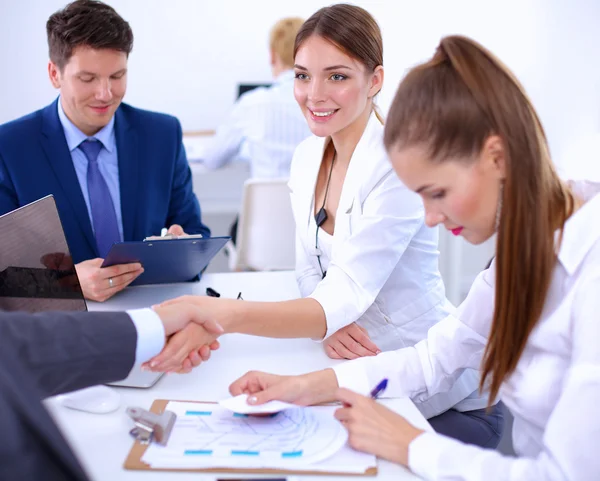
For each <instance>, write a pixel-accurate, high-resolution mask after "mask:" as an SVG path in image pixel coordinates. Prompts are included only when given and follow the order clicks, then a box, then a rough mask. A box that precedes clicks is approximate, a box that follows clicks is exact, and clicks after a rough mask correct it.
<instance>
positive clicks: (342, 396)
mask: <svg viewBox="0 0 600 481" xmlns="http://www.w3.org/2000/svg"><path fill="white" fill-rule="evenodd" d="M335 399H336V400H337V401H339V402H341V403H343V404H346V405H348V406H354V405H355V404H360V403H361V402H363V401H365V400H369V398H367V397H366V396H362V395H361V394H358V393H355V392H354V391H350V390H349V389H344V388H340V389H338V390H337V391H336V392H335Z"/></svg>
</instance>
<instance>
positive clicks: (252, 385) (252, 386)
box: [229, 371, 280, 396]
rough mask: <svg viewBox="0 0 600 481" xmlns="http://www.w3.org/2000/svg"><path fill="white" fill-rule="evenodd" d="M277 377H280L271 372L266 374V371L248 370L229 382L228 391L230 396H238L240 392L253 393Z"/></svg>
mask: <svg viewBox="0 0 600 481" xmlns="http://www.w3.org/2000/svg"><path fill="white" fill-rule="evenodd" d="M277 379H280V377H279V376H275V375H273V374H267V373H266V372H260V371H250V372H247V373H246V374H244V375H243V376H242V377H240V378H239V379H237V380H236V381H234V382H233V383H231V385H230V386H229V392H230V393H231V395H232V396H239V395H240V394H254V393H257V392H261V391H263V390H264V389H266V388H267V387H268V386H269V384H270V382H275V381H276V380H277Z"/></svg>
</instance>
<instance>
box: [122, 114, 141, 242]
mask: <svg viewBox="0 0 600 481" xmlns="http://www.w3.org/2000/svg"><path fill="white" fill-rule="evenodd" d="M115 138H116V140H117V156H118V159H119V160H118V161H119V191H120V194H121V215H122V218H123V240H125V241H133V240H140V239H139V238H138V237H139V235H136V231H135V221H136V212H137V207H138V206H137V202H138V176H139V173H140V165H139V164H140V160H139V152H138V150H139V149H138V137H137V133H136V131H135V130H134V129H133V128H132V125H131V124H130V122H129V119H128V118H127V116H126V115H125V113H124V112H123V109H122V107H119V109H118V110H117V112H116V114H115ZM140 202H142V203H143V199H142V200H140Z"/></svg>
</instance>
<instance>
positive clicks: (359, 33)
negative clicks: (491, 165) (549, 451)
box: [156, 4, 502, 446]
mask: <svg viewBox="0 0 600 481" xmlns="http://www.w3.org/2000/svg"><path fill="white" fill-rule="evenodd" d="M294 64H295V65H294V70H295V75H296V80H295V85H294V94H295V97H296V100H297V102H298V105H299V106H300V109H301V110H302V112H303V113H304V116H305V117H306V120H307V123H308V126H309V128H310V129H311V131H312V132H313V134H314V135H313V136H312V137H309V138H308V139H307V140H305V141H304V142H303V143H301V144H300V145H299V146H298V148H297V149H296V152H295V154H294V159H293V161H292V169H291V176H290V181H289V185H290V189H291V200H292V209H293V211H294V217H295V220H296V234H297V241H296V250H297V256H296V261H297V262H296V277H297V280H298V287H299V290H300V294H301V295H302V296H303V298H302V299H297V300H293V301H286V302H272V303H260V304H258V303H252V302H243V303H241V302H238V301H232V300H227V299H213V298H207V297H200V298H197V299H196V302H197V303H198V305H200V306H201V307H202V308H203V311H204V312H206V315H207V316H210V317H211V319H214V320H218V322H219V323H220V324H221V325H222V326H223V327H224V328H225V330H226V332H243V333H248V334H255V335H262V336H270V337H311V338H313V339H318V340H323V346H324V349H325V352H326V354H327V355H329V356H330V357H332V358H335V359H356V358H359V357H373V356H375V355H376V354H379V353H380V352H382V351H384V352H385V351H391V350H395V349H399V348H401V347H407V346H413V345H414V344H416V343H417V342H419V341H421V340H423V339H424V338H425V337H426V336H427V331H428V330H429V329H430V328H431V327H432V326H434V325H435V324H436V323H438V322H440V321H441V320H442V319H444V318H445V317H447V316H448V315H450V313H452V312H453V311H454V307H453V306H452V305H451V304H450V303H449V302H448V301H447V300H446V297H445V289H444V284H443V282H442V279H441V276H440V273H439V270H438V253H439V252H438V247H437V240H438V233H437V229H430V228H429V227H427V226H426V225H425V217H424V209H423V203H422V202H421V199H420V198H419V196H418V195H417V194H416V193H414V192H412V191H410V190H409V189H408V188H407V187H406V186H405V185H404V184H403V183H402V182H401V181H400V180H399V179H398V177H397V176H396V174H395V173H394V171H393V168H392V165H391V164H390V161H389V158H388V155H387V153H386V150H385V147H384V144H383V132H384V125H383V119H382V117H381V116H380V115H379V113H378V112H377V108H376V105H375V98H376V96H377V94H378V93H379V91H380V90H381V87H382V83H383V44H382V38H381V32H380V30H379V26H378V25H377V22H376V21H375V19H374V18H373V17H372V16H371V15H370V14H369V13H368V12H367V11H366V10H364V9H362V8H360V7H356V6H353V5H346V4H337V5H332V6H330V7H325V8H322V9H321V10H319V11H317V12H316V13H315V14H313V15H312V16H311V17H310V18H309V19H308V20H307V21H306V22H305V23H304V24H303V25H302V27H300V30H299V31H298V34H297V36H296V42H295V46H294ZM201 335H203V334H202V333H201ZM195 339H196V337H195V336H193V335H190V334H186V333H183V334H182V335H181V336H178V337H177V338H176V339H174V341H175V342H174V343H173V346H172V347H168V348H167V349H166V350H165V352H164V353H163V354H161V356H160V357H159V358H158V359H157V362H158V363H161V364H159V365H158V366H157V368H156V369H159V370H161V369H177V368H178V366H179V365H178V362H180V361H179V360H178V359H175V360H174V362H170V361H169V362H167V361H166V360H167V359H168V358H169V355H170V353H171V352H173V353H177V352H186V349H188V351H187V352H189V350H190V348H191V347H193V346H194V343H196V344H199V343H200V342H199V341H196V340H195ZM185 343H187V344H185ZM206 343H208V340H206V342H205V344H206ZM182 345H183V347H181V346H182ZM186 345H187V346H189V347H188V348H186V347H185V346H186ZM190 361H191V359H190ZM479 380H480V373H479V370H478V369H477V368H475V369H466V370H465V371H464V372H463V373H461V375H459V376H456V379H455V380H454V381H453V383H452V385H451V386H448V388H447V389H446V390H445V391H444V392H440V393H439V394H436V395H435V396H430V397H429V398H428V399H415V401H416V403H417V407H418V408H419V409H420V411H421V412H422V413H423V414H424V415H425V417H427V418H428V419H430V422H431V424H432V425H433V426H434V428H435V429H436V430H437V431H438V432H441V433H443V434H446V435H449V436H452V437H456V438H458V439H461V440H462V441H464V442H468V443H474V444H477V445H480V446H496V445H497V443H498V442H499V439H500V434H501V432H502V411H501V408H500V406H498V405H494V406H493V408H492V409H491V410H490V411H489V412H485V407H486V406H487V405H488V394H487V392H486V391H484V392H482V393H480V392H479V391H478V386H479Z"/></svg>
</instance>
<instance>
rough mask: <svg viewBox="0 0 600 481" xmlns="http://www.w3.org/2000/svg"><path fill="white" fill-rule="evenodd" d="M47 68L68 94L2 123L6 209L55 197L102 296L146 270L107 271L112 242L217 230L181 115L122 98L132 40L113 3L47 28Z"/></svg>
mask: <svg viewBox="0 0 600 481" xmlns="http://www.w3.org/2000/svg"><path fill="white" fill-rule="evenodd" d="M46 28H47V34H48V45H49V53H50V60H49V63H48V74H49V77H50V81H51V82H52V85H53V86H54V87H55V88H57V89H59V90H60V96H59V97H58V99H57V100H56V101H54V102H53V103H52V104H50V105H49V106H47V107H45V108H43V109H41V110H38V111H37V112H34V113H32V114H29V115H27V116H25V117H22V118H20V119H17V120H14V121H12V122H9V123H7V124H4V125H2V126H0V214H4V213H6V212H9V211H11V210H13V209H16V208H18V207H20V206H23V205H25V204H27V203H29V202H32V201H34V200H37V199H39V198H40V197H43V196H45V195H48V194H53V195H54V196H55V199H56V203H57V206H58V211H59V214H60V218H61V221H62V223H63V226H64V230H65V234H66V237H67V242H68V244H69V248H70V250H71V253H72V255H73V260H74V262H75V263H76V264H77V265H76V268H77V274H78V276H79V279H80V281H81V285H82V288H83V292H84V295H85V296H86V298H88V299H92V300H96V301H103V300H106V299H108V298H109V297H111V296H112V295H114V294H115V293H116V292H118V291H120V290H122V289H124V288H125V287H126V286H127V285H128V284H130V283H131V282H132V281H133V280H134V279H135V278H136V277H137V276H139V275H140V274H141V273H142V272H143V266H141V265H140V264H138V263H134V264H126V265H119V266H113V267H107V268H101V267H100V266H101V265H102V262H103V258H104V257H105V256H106V254H107V252H108V250H109V249H110V246H111V245H112V244H113V243H114V242H119V241H122V240H124V241H140V240H143V238H144V237H146V236H149V235H157V234H159V233H160V231H161V228H163V227H169V231H170V232H171V233H175V234H183V233H188V234H202V235H204V236H209V235H210V231H209V229H208V227H206V226H205V225H204V224H202V221H201V215H200V206H199V204H198V200H197V199H196V196H195V195H194V193H193V190H192V177H191V171H190V169H189V165H188V163H187V159H186V155H185V151H184V148H183V144H182V132H181V126H180V124H179V121H178V120H177V119H176V118H174V117H171V116H168V115H164V114H158V113H154V112H149V111H145V110H140V109H137V108H134V107H132V106H130V105H127V104H124V103H121V100H122V99H123V96H124V95H125V90H126V84H127V60H128V56H129V53H130V52H131V49H132V46H133V33H132V31H131V28H130V27H129V24H128V23H127V22H126V21H125V20H123V18H121V17H120V16H119V15H118V14H117V12H116V11H115V10H114V9H113V8H112V7H110V6H108V5H105V4H103V3H101V2H99V1H93V0H77V1H75V2H73V3H70V4H69V5H67V6H66V7H65V8H64V9H62V10H59V11H58V12H56V13H54V14H53V15H52V16H51V17H50V18H49V20H48V22H47V25H46Z"/></svg>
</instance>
